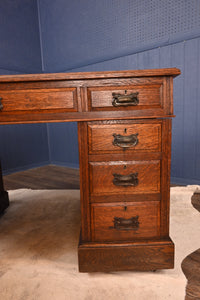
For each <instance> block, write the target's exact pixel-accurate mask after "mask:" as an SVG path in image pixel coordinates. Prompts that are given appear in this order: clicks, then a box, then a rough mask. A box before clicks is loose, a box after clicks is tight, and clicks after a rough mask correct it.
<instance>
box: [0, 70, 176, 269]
mask: <svg viewBox="0 0 200 300" xmlns="http://www.w3.org/2000/svg"><path fill="white" fill-rule="evenodd" d="M178 74H180V71H179V70H178V69H176V68H171V69H154V70H137V71H116V72H115V71H112V72H92V73H58V74H32V75H14V76H13V75H8V76H0V124H16V123H41V122H70V121H78V140H79V157H80V159H79V161H80V191H81V234H80V242H79V247H78V256H79V270H80V271H82V272H92V271H117V270H155V269H164V268H173V264H174V244H173V242H172V241H171V239H170V237H169V197H170V195H169V192H170V190H169V188H170V157H171V156H170V155H171V154H170V153H171V117H173V101H172V90H173V77H174V76H177V75H178Z"/></svg>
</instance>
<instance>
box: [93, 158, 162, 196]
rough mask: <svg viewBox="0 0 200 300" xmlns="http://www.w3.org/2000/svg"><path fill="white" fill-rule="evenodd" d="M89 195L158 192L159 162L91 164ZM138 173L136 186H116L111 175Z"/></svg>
mask: <svg viewBox="0 0 200 300" xmlns="http://www.w3.org/2000/svg"><path fill="white" fill-rule="evenodd" d="M89 165H90V169H89V170H90V193H91V195H93V196H94V195H99V194H111V193H113V194H121V195H126V194H135V193H136V194H138V193H145V192H146V193H150V192H151V193H153V192H160V161H110V162H91V163H90V164H89ZM135 172H137V173H138V180H139V183H138V185H137V186H116V185H114V184H113V179H114V176H113V174H115V173H117V174H121V175H128V174H131V173H135Z"/></svg>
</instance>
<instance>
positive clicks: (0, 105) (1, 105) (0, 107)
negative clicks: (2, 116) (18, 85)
mask: <svg viewBox="0 0 200 300" xmlns="http://www.w3.org/2000/svg"><path fill="white" fill-rule="evenodd" d="M1 100H2V98H1V97H0V110H2V109H3V104H2V103H1Z"/></svg>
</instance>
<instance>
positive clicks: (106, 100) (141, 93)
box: [88, 83, 162, 111]
mask: <svg viewBox="0 0 200 300" xmlns="http://www.w3.org/2000/svg"><path fill="white" fill-rule="evenodd" d="M161 89H162V85H161V83H160V84H157V85H152V84H151V85H142V86H140V85H135V86H134V85H132V86H118V87H117V86H113V87H112V86H111V87H105V86H102V87H96V88H88V101H89V110H92V111H95V110H104V109H111V110H126V109H130V110H135V109H142V108H148V107H150V108H153V107H154V106H155V107H161V106H162V99H161V96H162V90H161ZM113 93H119V94H121V95H125V93H126V94H127V95H130V94H131V93H138V96H137V98H138V100H139V103H138V104H137V105H135V106H128V107H124V106H119V107H113V105H112V101H113V96H112V94H113Z"/></svg>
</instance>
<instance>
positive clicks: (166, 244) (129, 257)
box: [78, 239, 174, 272]
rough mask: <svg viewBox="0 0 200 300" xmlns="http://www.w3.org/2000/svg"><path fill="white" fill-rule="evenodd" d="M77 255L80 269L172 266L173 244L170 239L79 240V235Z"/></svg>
mask: <svg viewBox="0 0 200 300" xmlns="http://www.w3.org/2000/svg"><path fill="white" fill-rule="evenodd" d="M78 258H79V271H80V272H96V270H98V271H99V272H112V271H123V270H135V271H146V270H148V271H151V270H158V269H172V268H173V267H174V244H173V242H172V241H171V240H170V239H167V240H159V241H156V240H155V241H154V240H151V241H148V240H146V241H139V242H135V243H128V242H126V243H125V242H124V243H122V242H121V243H118V244H117V243H113V244H109V243H107V244H106V243H104V244H103V243H102V244H99V243H85V244H82V242H81V239H80V243H79V248H78Z"/></svg>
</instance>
